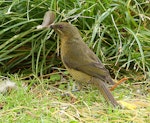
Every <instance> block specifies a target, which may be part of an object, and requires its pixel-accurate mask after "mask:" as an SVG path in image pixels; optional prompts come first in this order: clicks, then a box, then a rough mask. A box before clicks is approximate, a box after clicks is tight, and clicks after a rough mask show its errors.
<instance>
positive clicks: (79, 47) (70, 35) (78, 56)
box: [50, 22, 119, 107]
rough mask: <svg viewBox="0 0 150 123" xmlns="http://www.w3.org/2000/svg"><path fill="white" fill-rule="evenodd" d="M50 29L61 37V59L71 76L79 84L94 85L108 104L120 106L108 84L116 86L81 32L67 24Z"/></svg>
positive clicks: (59, 24) (58, 24)
mask: <svg viewBox="0 0 150 123" xmlns="http://www.w3.org/2000/svg"><path fill="white" fill-rule="evenodd" d="M50 27H51V28H52V29H54V31H55V32H56V33H57V34H58V35H59V36H60V40H61V59H62V62H63V64H64V66H65V67H66V69H67V70H68V72H69V73H70V74H71V76H72V77H73V78H74V79H75V80H76V81H78V82H89V83H91V84H94V85H95V86H96V87H97V88H98V89H99V90H100V92H101V94H102V95H103V96H104V98H105V99H106V101H107V102H108V103H111V104H112V105H113V106H114V107H116V106H119V104H118V103H117V101H116V100H115V99H114V97H113V95H112V94H111V92H110V90H109V89H108V88H107V86H106V82H107V83H109V84H114V81H113V80H112V78H111V76H110V74H109V72H108V70H107V69H106V68H105V67H104V65H103V64H102V63H101V61H100V60H99V58H98V57H97V56H96V55H95V54H94V52H93V51H92V50H91V49H90V48H89V47H88V46H87V45H86V44H85V42H84V41H83V39H82V37H81V35H80V33H79V30H78V29H77V28H76V27H75V26H73V25H72V24H69V23H67V22H59V23H55V24H52V25H51V26H50Z"/></svg>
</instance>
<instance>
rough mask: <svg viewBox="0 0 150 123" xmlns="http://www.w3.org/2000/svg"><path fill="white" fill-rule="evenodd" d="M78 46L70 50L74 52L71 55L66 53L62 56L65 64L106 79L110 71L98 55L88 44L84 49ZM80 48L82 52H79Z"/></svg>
mask: <svg viewBox="0 0 150 123" xmlns="http://www.w3.org/2000/svg"><path fill="white" fill-rule="evenodd" d="M78 48H79V47H78ZM78 48H77V49H76V50H75V49H74V50H71V51H70V52H69V53H71V54H72V55H71V56H70V55H67V54H66V55H65V56H63V57H62V59H63V62H64V64H65V65H66V66H67V67H68V68H70V69H75V70H78V71H81V72H83V73H86V74H88V75H90V76H93V77H97V78H100V79H102V80H105V79H106V77H107V76H108V75H109V73H108V71H107V69H105V67H104V66H103V64H102V63H101V62H100V60H99V59H98V57H97V56H96V55H95V54H94V53H93V52H92V51H91V50H90V49H89V48H88V47H87V46H85V48H83V47H82V49H78ZM79 50H80V52H78V51H79Z"/></svg>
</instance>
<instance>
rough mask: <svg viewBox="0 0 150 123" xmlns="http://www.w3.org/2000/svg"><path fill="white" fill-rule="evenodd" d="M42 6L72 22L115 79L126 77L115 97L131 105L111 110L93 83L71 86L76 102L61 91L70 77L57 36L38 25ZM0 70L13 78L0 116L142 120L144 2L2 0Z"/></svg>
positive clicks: (149, 41) (147, 99)
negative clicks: (76, 88) (78, 87)
mask: <svg viewBox="0 0 150 123" xmlns="http://www.w3.org/2000/svg"><path fill="white" fill-rule="evenodd" d="M48 10H53V11H54V12H56V22H60V21H67V22H71V23H72V24H73V25H75V26H77V27H78V29H79V30H80V31H81V35H82V37H83V40H84V41H85V42H86V43H87V44H88V46H89V47H90V48H91V49H92V50H93V51H94V52H95V53H96V54H97V56H99V58H100V59H101V61H102V62H103V63H104V64H105V66H106V67H107V68H108V69H109V71H110V73H111V75H112V77H113V78H115V79H118V80H119V79H121V78H124V77H128V78H129V80H128V81H127V82H126V83H124V84H123V85H121V86H119V87H118V88H117V89H116V90H115V91H114V92H113V93H114V95H115V98H117V100H123V101H125V102H129V103H131V104H136V105H137V109H135V110H129V109H120V110H118V109H114V111H113V112H112V108H111V107H108V106H107V105H106V103H105V101H104V100H103V98H101V96H100V94H99V92H98V90H97V89H94V88H91V87H87V89H83V90H82V91H80V92H76V93H73V95H75V96H76V97H77V100H76V101H75V102H74V103H72V99H71V97H67V96H65V97H64V96H62V95H63V93H65V92H68V91H69V92H71V90H70V86H71V87H72V84H73V83H72V80H71V77H69V78H68V73H67V72H66V71H65V70H64V69H62V68H64V67H63V65H62V63H61V60H60V56H59V39H58V38H57V35H56V34H55V33H54V31H52V30H51V29H43V30H37V29H36V26H38V25H40V24H41V22H42V19H43V16H44V13H45V12H46V11H48ZM0 74H1V75H3V76H9V77H10V78H11V79H12V80H13V81H15V82H16V83H17V85H18V89H17V90H16V91H13V92H11V93H10V94H5V95H2V94H1V95H0V98H1V100H0V107H2V109H0V122H45V123H46V122H66V123H67V122H70V123H76V122H77V123H78V122H93V123H96V122H110V123H116V122H118V123H119V122H122V123H123V122H135V123H147V122H149V121H150V119H149V115H150V114H149V112H150V105H149V104H150V95H149V91H150V90H149V86H150V84H149V80H150V79H149V78H150V4H149V1H148V0H147V1H145V0H140V1H139V0H134V1H131V0H128V1H116V0H101V1H100V0H92V1H91V0H86V1H78V0H70V1H67V0H57V1H56V0H44V1H41V0H36V1H24V0H18V1H17V0H13V1H1V2H0ZM64 79H65V80H64ZM66 79H67V80H66ZM62 80H64V81H62ZM68 81H69V84H70V85H69V84H67V83H68Z"/></svg>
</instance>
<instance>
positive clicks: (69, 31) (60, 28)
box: [50, 22, 80, 38]
mask: <svg viewBox="0 0 150 123" xmlns="http://www.w3.org/2000/svg"><path fill="white" fill-rule="evenodd" d="M50 27H51V28H52V29H54V31H55V32H56V33H57V34H58V35H59V36H60V37H61V38H63V37H74V36H76V35H77V36H78V35H80V34H79V31H78V29H77V28H76V27H75V26H73V25H72V24H69V23H67V22H59V23H55V24H52V25H51V26H50Z"/></svg>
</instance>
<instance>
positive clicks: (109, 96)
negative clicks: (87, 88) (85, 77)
mask: <svg viewBox="0 0 150 123" xmlns="http://www.w3.org/2000/svg"><path fill="white" fill-rule="evenodd" d="M92 83H93V84H94V85H95V86H96V87H98V89H99V90H100V92H101V94H102V95H103V96H104V98H105V99H106V101H107V102H108V103H111V104H112V105H113V106H114V107H120V105H119V104H118V103H117V101H116V100H115V98H114V97H113V95H112V94H111V92H110V90H109V89H108V88H107V87H106V85H105V83H104V82H103V81H101V80H100V79H98V78H92Z"/></svg>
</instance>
